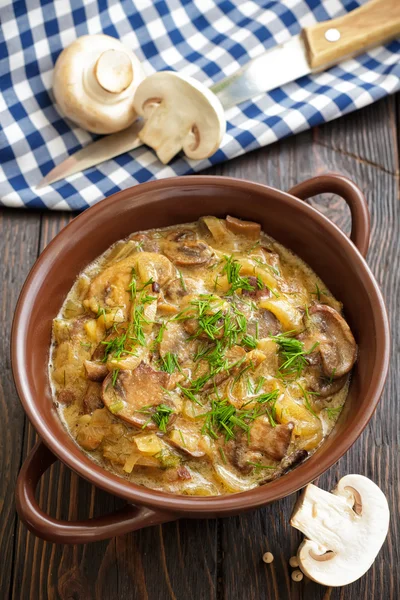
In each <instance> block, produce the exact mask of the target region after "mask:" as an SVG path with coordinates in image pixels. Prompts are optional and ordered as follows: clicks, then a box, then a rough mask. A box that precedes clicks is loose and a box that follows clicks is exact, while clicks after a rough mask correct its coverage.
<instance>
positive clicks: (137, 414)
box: [102, 362, 169, 429]
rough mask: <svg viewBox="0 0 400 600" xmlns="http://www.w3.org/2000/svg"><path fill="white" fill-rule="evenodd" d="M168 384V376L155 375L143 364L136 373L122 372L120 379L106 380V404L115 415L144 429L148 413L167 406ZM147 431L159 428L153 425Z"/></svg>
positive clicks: (110, 378) (104, 389)
mask: <svg viewBox="0 0 400 600" xmlns="http://www.w3.org/2000/svg"><path fill="white" fill-rule="evenodd" d="M168 383H169V375H168V373H165V372H164V371H155V370H154V369H152V368H151V367H150V365H148V364H146V363H144V362H142V363H140V365H139V366H138V367H136V369H134V370H133V371H119V373H118V375H117V377H114V374H113V373H110V374H109V375H108V376H107V377H106V378H105V380H104V381H103V389H102V398H103V402H104V404H105V406H106V407H107V408H108V410H109V411H110V412H111V413H112V414H114V415H116V416H118V417H120V418H121V419H123V420H124V421H128V423H131V424H132V425H135V427H142V426H143V425H144V424H145V423H147V421H149V414H148V412H147V410H150V408H151V407H155V406H158V405H159V404H161V403H162V402H164V403H166V401H165V398H164V397H165V389H166V388H167V386H168ZM144 409H145V412H143V410H144ZM147 427H148V428H149V429H154V428H155V424H154V423H152V422H149V423H148V425H147Z"/></svg>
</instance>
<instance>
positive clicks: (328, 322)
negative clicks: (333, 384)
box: [309, 304, 357, 379]
mask: <svg viewBox="0 0 400 600" xmlns="http://www.w3.org/2000/svg"><path fill="white" fill-rule="evenodd" d="M309 315H310V320H311V322H312V324H313V326H314V327H315V329H316V330H317V334H316V335H317V337H318V338H319V345H318V348H317V349H318V351H319V353H320V355H321V361H322V371H323V374H324V375H325V376H326V377H328V378H330V379H339V378H340V377H342V376H343V375H345V374H346V373H349V371H351V369H352V368H353V365H354V363H355V361H356V358H357V344H356V342H355V340H354V337H353V334H352V333H351V330H350V327H349V326H348V324H347V323H346V321H345V320H344V319H343V317H342V316H341V315H340V314H339V313H338V312H337V311H336V310H335V309H334V308H332V307H331V306H327V305H326V304H315V305H314V306H312V307H311V308H310V309H309Z"/></svg>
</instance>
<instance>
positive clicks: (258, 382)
mask: <svg viewBox="0 0 400 600" xmlns="http://www.w3.org/2000/svg"><path fill="white" fill-rule="evenodd" d="M264 381H266V378H265V377H264V376H263V375H260V377H259V379H258V381H257V384H256V389H255V390H254V393H255V394H258V393H259V391H260V390H261V388H262V386H263V385H264Z"/></svg>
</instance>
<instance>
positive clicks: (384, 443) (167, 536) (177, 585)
mask: <svg viewBox="0 0 400 600" xmlns="http://www.w3.org/2000/svg"><path fill="white" fill-rule="evenodd" d="M396 106H397V110H396ZM399 124H400V98H399V97H397V98H396V97H391V98H387V99H385V100H383V101H381V102H379V103H377V104H375V105H373V106H371V107H368V108H366V109H363V110H361V111H359V112H357V113H354V114H352V115H349V116H347V117H344V118H342V119H341V120H339V121H335V122H333V123H330V124H327V125H325V126H323V127H320V128H317V129H314V130H312V131H309V132H306V133H303V134H301V135H298V136H296V137H293V138H290V139H287V140H284V141H282V142H279V143H277V144H275V145H273V146H271V147H269V148H265V149H262V150H258V151H256V152H253V153H251V154H248V155H246V156H244V157H241V158H239V159H236V160H233V161H230V162H229V163H226V164H224V165H222V166H220V167H217V168H215V169H213V170H210V171H209V174H217V173H218V174H223V175H230V176H234V177H241V178H246V179H250V180H252V181H257V182H260V183H266V184H269V185H272V186H275V187H278V188H282V189H288V188H290V187H291V186H292V185H294V184H295V183H297V182H299V181H301V180H303V179H306V178H308V177H311V176H313V175H317V174H321V173H324V172H327V171H337V172H340V173H343V174H344V175H348V176H349V177H351V178H352V179H353V180H354V181H355V182H357V183H358V185H360V187H361V188H362V189H363V190H364V192H365V194H366V196H367V199H368V204H369V207H370V210H371V218H372V243H371V248H370V252H369V256H368V262H369V264H370V266H371V268H372V270H373V272H374V274H375V276H376V277H377V279H378V281H379V283H380V285H381V287H382V289H383V293H384V295H385V298H386V302H387V306H388V311H389V315H390V319H391V326H392V338H393V351H392V365H391V370H390V373H389V379H388V382H387V384H386V388H385V392H384V395H383V397H382V401H381V403H380V406H379V408H378V410H377V412H376V414H375V416H374V417H373V419H372V421H371V423H370V424H369V426H368V427H367V429H366V430H365V432H364V434H363V435H362V436H361V438H360V439H359V440H358V441H357V442H356V443H355V445H354V446H353V447H352V448H351V450H350V451H349V452H348V453H347V454H346V456H345V457H344V458H343V459H342V460H341V461H340V462H339V463H338V464H336V465H335V466H334V467H332V468H331V469H330V470H329V471H328V472H327V473H325V474H324V475H323V476H322V477H320V478H319V480H318V484H319V485H320V486H321V487H323V488H324V489H331V488H332V487H334V485H335V482H336V481H337V479H338V478H340V477H341V476H343V475H345V474H346V473H362V474H364V475H367V476H368V477H371V478H372V479H373V480H374V481H375V482H376V483H377V484H378V485H380V486H381V488H382V489H383V491H384V492H385V494H386V495H387V498H388V501H389V504H390V508H391V511H392V519H391V526H390V532H389V536H388V538H387V541H386V542H385V545H384V547H383V549H382V551H381V553H380V554H379V556H378V558H377V560H376V562H375V564H374V565H373V567H372V568H371V569H370V571H369V572H368V573H367V574H366V575H365V576H364V577H363V578H362V579H360V580H359V581H357V582H355V583H353V584H352V585H350V586H347V587H345V588H325V587H322V586H319V585H317V584H315V583H313V582H311V581H309V580H307V579H304V580H303V581H302V582H301V583H294V582H293V581H292V580H291V571H292V569H291V568H290V567H289V565H288V560H289V558H290V557H291V556H292V555H293V554H294V553H295V551H296V549H297V546H298V544H299V542H300V540H301V535H300V534H299V533H298V532H296V531H295V530H294V529H292V528H291V527H290V526H289V524H288V518H289V515H290V513H291V510H292V507H293V504H294V501H295V499H296V496H295V495H293V496H290V497H288V498H285V499H283V500H281V501H279V502H276V503H274V504H272V505H270V506H267V507H265V508H262V509H260V510H257V511H255V512H252V513H247V514H245V515H242V516H240V517H231V518H227V519H218V520H208V521H199V520H182V521H179V522H175V523H168V524H166V525H163V526H157V527H153V528H150V529H146V530H142V531H139V532H136V533H133V534H129V535H126V536H122V537H119V538H114V539H112V540H108V541H104V542H99V543H95V544H91V545H87V546H61V545H55V544H50V543H47V542H43V541H41V540H39V539H37V538H35V537H34V536H33V535H31V534H30V533H29V532H28V531H27V530H26V528H25V527H24V526H23V525H22V524H21V523H20V522H19V521H18V519H17V517H16V515H15V509H14V497H13V495H14V486H15V479H16V476H17V473H18V470H19V467H20V465H21V464H22V461H23V460H24V458H25V456H26V455H27V453H28V452H29V450H30V448H31V447H32V446H33V444H34V441H35V437H36V434H35V431H34V430H33V428H32V427H31V426H30V425H29V424H28V423H27V420H26V418H25V417H24V413H23V411H22V408H21V406H20V403H19V401H18V397H17V394H16V392H15V389H14V386H13V383H12V376H11V370H10V359H9V337H10V324H11V318H12V314H13V310H14V306H15V302H16V300H17V296H18V293H19V291H20V289H21V286H22V284H23V281H24V279H25V277H26V275H27V273H28V271H29V269H30V267H31V266H32V264H33V262H34V261H35V258H36V257H37V255H38V253H39V252H40V251H41V250H42V249H43V248H44V247H45V246H46V244H47V243H48V242H49V241H50V240H51V239H52V238H53V237H54V236H55V235H56V233H57V232H58V231H59V230H60V229H61V228H62V227H64V226H65V225H66V223H67V222H68V221H69V220H70V219H71V218H72V217H71V215H69V214H60V213H39V212H25V211H22V210H21V211H14V210H7V209H3V210H2V211H0V252H1V267H0V269H1V277H0V282H1V283H0V306H1V309H2V310H1V313H0V351H1V358H2V360H1V361H0V407H1V411H2V418H1V419H0V465H1V467H0V469H1V478H0V532H1V535H0V557H1V559H2V565H1V569H0V599H3V598H4V599H13V600H28V599H29V600H30V599H32V600H45V599H51V600H53V599H62V600H67V599H68V600H69V599H75V600H91V599H93V600H109V599H110V600H114V599H115V600H117V599H118V600H164V599H165V600H168V599H172V600H202V599H212V600H222V599H224V600H264V599H265V600H267V599H268V600H269V599H271V600H300V599H301V600H323V599H324V600H328V599H330V600H375V599H376V600H397V599H398V598H400V578H399V573H398V571H399V569H398V566H399V564H400V556H399V552H400V525H399V516H400V506H399V498H400V495H399V491H400V490H399V481H400V473H399V464H400V456H399V447H400V446H399V437H400V433H399V432H400V416H399V415H400V411H399V409H398V397H399V383H398V374H399V372H400V365H399V348H400V344H399V326H398V321H399V317H400V303H399V295H400V290H399V284H400V264H399V263H400V257H399V250H400V243H399V234H400V214H399V212H400V204H399V199H400V189H399V188H400V186H399V166H400V164H399V156H398V147H399V140H398V139H397V131H398V128H399ZM311 202H312V203H313V205H315V206H317V207H318V208H319V209H320V210H321V211H322V212H324V214H326V215H328V216H329V217H330V218H332V219H333V220H334V221H335V222H336V223H337V224H338V225H339V226H340V227H342V228H343V229H344V230H345V231H346V232H348V231H349V229H350V215H349V211H348V209H347V207H346V206H345V205H344V202H343V201H342V200H340V199H338V198H336V197H333V196H331V195H325V196H322V197H319V198H318V199H313V200H312V201H311ZM38 498H39V500H40V504H41V506H42V507H44V508H45V509H46V510H47V511H49V512H50V513H51V514H52V515H53V516H57V517H59V518H69V519H76V518H84V517H87V516H92V515H100V514H103V513H105V512H109V511H112V510H114V509H115V508H116V507H118V506H121V505H122V504H123V503H122V501H120V500H118V499H116V498H113V497H111V496H109V495H107V494H106V493H104V492H102V491H100V490H98V489H95V488H93V487H92V486H90V485H89V484H88V483H87V482H85V481H83V480H82V479H79V478H78V477H77V476H76V475H75V474H73V473H71V472H70V471H69V470H68V469H67V468H65V467H64V466H63V465H60V464H56V465H54V466H53V467H52V468H51V469H50V471H49V472H48V473H47V474H46V476H45V477H43V479H42V482H41V484H40V488H39V490H38ZM266 551H270V552H272V553H273V554H274V557H275V560H274V562H273V563H272V564H271V565H266V564H264V563H263V562H262V554H263V553H264V552H266Z"/></svg>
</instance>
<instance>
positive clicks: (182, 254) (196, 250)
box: [164, 240, 213, 267]
mask: <svg viewBox="0 0 400 600" xmlns="http://www.w3.org/2000/svg"><path fill="white" fill-rule="evenodd" d="M164 253H165V255H166V256H168V258H169V259H170V260H171V261H172V262H173V263H174V264H175V265H179V266H182V267H199V266H202V265H206V264H207V263H209V262H210V260H211V258H212V256H213V250H212V248H210V246H209V245H208V244H206V243H205V242H203V241H202V240H193V241H192V240H188V241H186V240H183V241H181V242H165V244H164Z"/></svg>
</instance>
